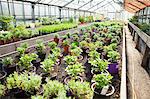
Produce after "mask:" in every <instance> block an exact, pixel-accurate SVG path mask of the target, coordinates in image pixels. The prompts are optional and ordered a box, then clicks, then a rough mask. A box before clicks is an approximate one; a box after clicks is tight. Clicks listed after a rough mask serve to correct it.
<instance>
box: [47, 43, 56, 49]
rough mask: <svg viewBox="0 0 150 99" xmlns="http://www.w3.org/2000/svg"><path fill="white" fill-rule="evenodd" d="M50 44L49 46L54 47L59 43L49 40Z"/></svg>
mask: <svg viewBox="0 0 150 99" xmlns="http://www.w3.org/2000/svg"><path fill="white" fill-rule="evenodd" d="M48 46H49V47H50V48H51V49H54V48H55V47H56V46H57V43H55V42H48Z"/></svg>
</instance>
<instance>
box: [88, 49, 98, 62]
mask: <svg viewBox="0 0 150 99" xmlns="http://www.w3.org/2000/svg"><path fill="white" fill-rule="evenodd" d="M88 56H89V57H90V59H92V60H96V59H98V58H100V53H98V52H97V51H96V50H93V51H90V52H89V54H88Z"/></svg>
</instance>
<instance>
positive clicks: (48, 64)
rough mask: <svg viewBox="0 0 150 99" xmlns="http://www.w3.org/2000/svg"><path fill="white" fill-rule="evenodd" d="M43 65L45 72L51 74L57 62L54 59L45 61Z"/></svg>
mask: <svg viewBox="0 0 150 99" xmlns="http://www.w3.org/2000/svg"><path fill="white" fill-rule="evenodd" d="M41 64H42V65H41V68H43V69H44V71H46V72H49V73H51V71H52V70H53V66H54V64H55V62H54V61H53V60H52V59H45V60H44V61H43V62H42V63H41Z"/></svg>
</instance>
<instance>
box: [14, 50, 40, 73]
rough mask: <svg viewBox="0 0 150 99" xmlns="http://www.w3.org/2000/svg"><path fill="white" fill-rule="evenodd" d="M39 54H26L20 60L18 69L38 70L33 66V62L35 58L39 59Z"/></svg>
mask: <svg viewBox="0 0 150 99" xmlns="http://www.w3.org/2000/svg"><path fill="white" fill-rule="evenodd" d="M37 57H38V56H37V55H36V54H35V53H32V54H30V55H28V54H25V55H24V56H22V57H21V58H20V60H19V62H18V66H17V71H23V70H28V71H33V72H35V71H36V68H35V67H34V66H33V64H32V63H31V62H32V61H33V60H36V59H37Z"/></svg>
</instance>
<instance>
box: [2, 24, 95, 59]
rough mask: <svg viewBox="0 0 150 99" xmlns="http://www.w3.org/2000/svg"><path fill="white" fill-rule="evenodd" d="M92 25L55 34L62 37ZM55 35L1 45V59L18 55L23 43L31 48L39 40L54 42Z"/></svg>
mask: <svg viewBox="0 0 150 99" xmlns="http://www.w3.org/2000/svg"><path fill="white" fill-rule="evenodd" d="M91 24H92V23H89V24H86V25H82V26H78V27H77V28H73V29H69V30H63V31H59V32H55V33H58V34H59V35H60V36H63V35H64V33H72V31H74V30H78V29H80V28H82V27H85V26H89V25H91ZM55 33H51V34H47V35H42V36H38V37H34V38H31V39H27V40H22V41H18V42H14V43H10V44H5V45H1V46H0V58H1V57H4V56H8V55H10V54H14V53H16V48H17V47H19V46H20V44H21V43H28V44H29V46H30V47H32V46H33V45H35V43H36V40H38V39H42V40H43V41H44V42H48V41H50V40H52V38H53V37H54V35H55Z"/></svg>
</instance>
